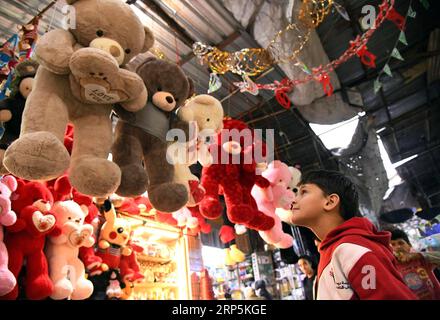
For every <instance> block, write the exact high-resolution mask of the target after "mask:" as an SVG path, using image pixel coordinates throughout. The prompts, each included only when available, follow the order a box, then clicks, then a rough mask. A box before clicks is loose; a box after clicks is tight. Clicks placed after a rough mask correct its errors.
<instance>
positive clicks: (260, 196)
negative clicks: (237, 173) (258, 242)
mask: <svg viewBox="0 0 440 320" xmlns="http://www.w3.org/2000/svg"><path fill="white" fill-rule="evenodd" d="M262 176H263V177H264V178H266V179H267V180H269V182H270V186H269V187H267V188H261V187H259V186H257V185H254V187H253V188H252V191H251V194H252V196H253V197H254V199H255V201H256V202H257V206H258V210H260V211H262V212H263V213H264V214H266V215H268V216H270V217H272V218H273V219H274V220H275V224H274V226H273V227H272V229H269V230H267V231H259V232H258V233H259V234H260V236H261V238H263V240H264V241H265V242H266V243H269V244H272V245H274V246H275V247H277V248H283V249H286V248H289V247H291V246H292V245H293V238H292V236H291V235H289V234H287V233H284V231H283V228H282V223H281V219H280V218H279V217H278V215H277V214H276V213H275V210H276V209H277V208H283V209H289V208H290V205H291V204H292V202H293V200H294V196H295V195H294V193H293V192H292V191H291V190H290V189H289V183H290V180H291V172H290V170H289V167H288V166H287V165H286V164H284V163H282V162H281V161H278V160H276V161H273V162H271V163H270V164H269V165H268V167H267V169H266V170H265V171H264V172H263V173H262Z"/></svg>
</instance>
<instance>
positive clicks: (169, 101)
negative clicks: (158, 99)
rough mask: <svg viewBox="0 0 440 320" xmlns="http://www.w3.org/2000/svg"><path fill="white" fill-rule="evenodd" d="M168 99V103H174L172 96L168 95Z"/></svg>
mask: <svg viewBox="0 0 440 320" xmlns="http://www.w3.org/2000/svg"><path fill="white" fill-rule="evenodd" d="M166 99H167V102H168V103H173V102H174V99H173V97H171V96H167V97H166Z"/></svg>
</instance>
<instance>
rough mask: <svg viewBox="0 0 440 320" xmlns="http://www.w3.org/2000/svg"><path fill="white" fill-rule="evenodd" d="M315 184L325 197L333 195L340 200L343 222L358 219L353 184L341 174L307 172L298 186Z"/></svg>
mask: <svg viewBox="0 0 440 320" xmlns="http://www.w3.org/2000/svg"><path fill="white" fill-rule="evenodd" d="M303 184H315V185H317V186H318V187H319V188H320V189H321V190H322V191H323V192H324V194H325V195H327V196H328V195H330V194H332V193H335V194H337V195H338V196H339V199H340V203H341V204H340V208H341V212H340V214H341V216H342V218H343V219H344V220H348V219H351V218H353V217H360V216H361V215H360V213H359V195H358V192H357V190H356V187H355V185H354V183H353V182H351V181H350V179H348V178H347V177H346V176H344V175H343V174H342V173H341V172H337V171H329V170H314V171H309V172H307V173H305V174H303V176H302V177H301V181H300V183H299V185H300V186H301V185H303Z"/></svg>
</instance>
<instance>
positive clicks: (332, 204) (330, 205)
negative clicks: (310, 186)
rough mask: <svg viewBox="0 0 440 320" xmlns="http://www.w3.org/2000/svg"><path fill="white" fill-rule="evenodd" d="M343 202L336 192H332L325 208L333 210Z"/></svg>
mask: <svg viewBox="0 0 440 320" xmlns="http://www.w3.org/2000/svg"><path fill="white" fill-rule="evenodd" d="M340 203H341V199H340V198H339V196H338V195H337V194H336V193H332V194H331V195H328V196H327V201H326V203H325V204H324V209H325V210H326V211H332V210H335V209H336V208H337V207H338V205H339V204H340Z"/></svg>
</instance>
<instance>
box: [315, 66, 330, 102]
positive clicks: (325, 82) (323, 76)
mask: <svg viewBox="0 0 440 320" xmlns="http://www.w3.org/2000/svg"><path fill="white" fill-rule="evenodd" d="M315 79H316V80H317V81H319V82H321V84H322V89H323V90H324V93H325V94H326V95H327V96H328V97H330V96H331V95H332V94H333V86H332V84H331V82H330V76H329V75H328V73H327V72H325V71H322V72H321V73H319V74H317V76H315Z"/></svg>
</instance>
